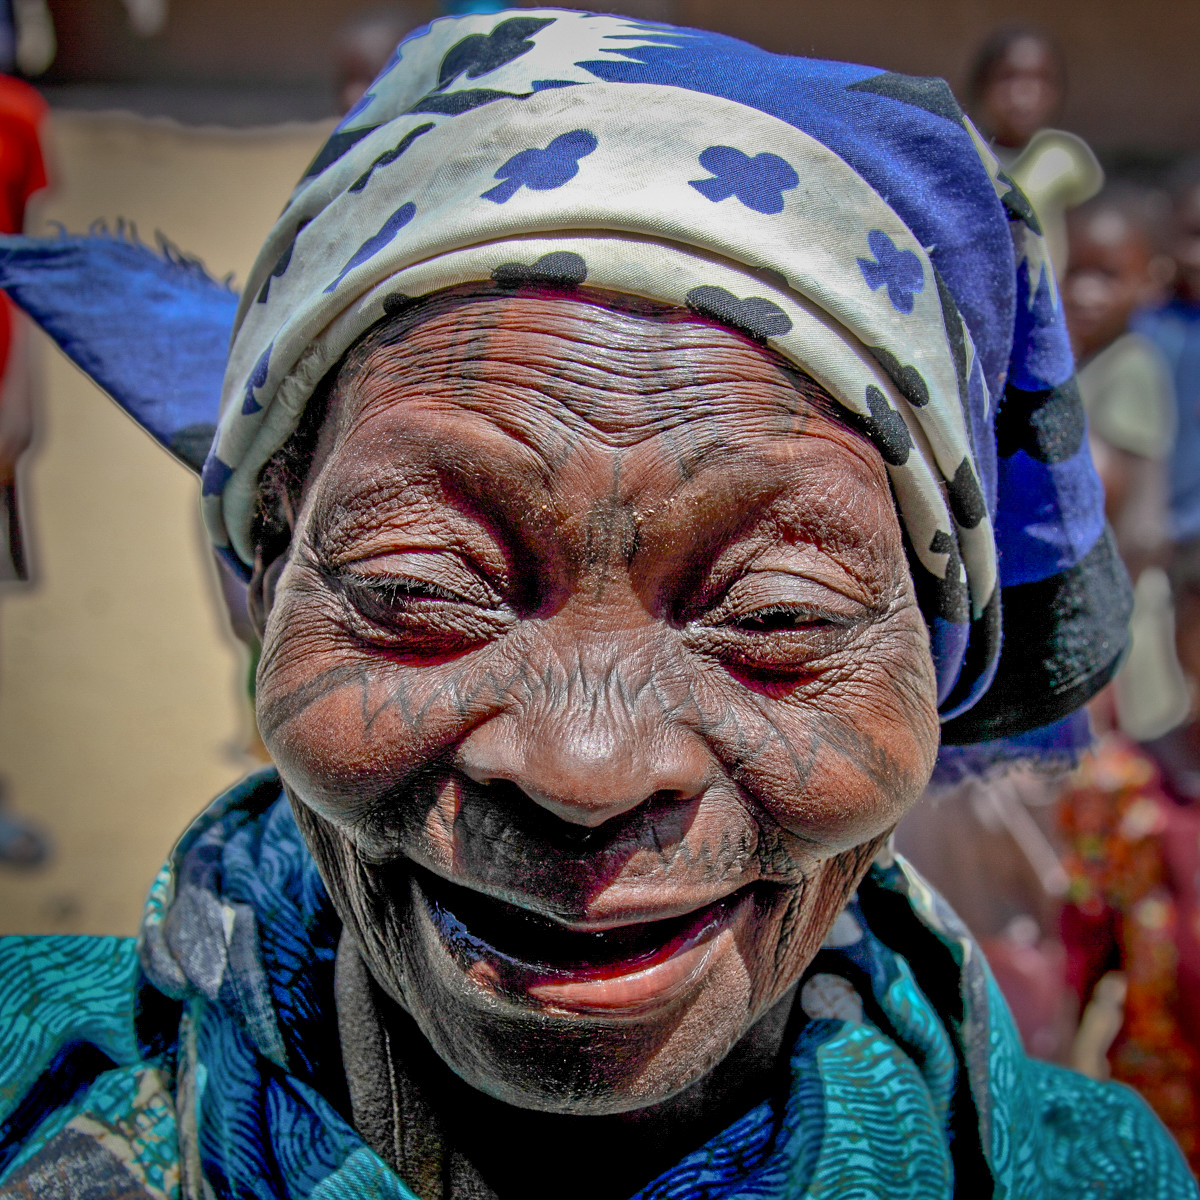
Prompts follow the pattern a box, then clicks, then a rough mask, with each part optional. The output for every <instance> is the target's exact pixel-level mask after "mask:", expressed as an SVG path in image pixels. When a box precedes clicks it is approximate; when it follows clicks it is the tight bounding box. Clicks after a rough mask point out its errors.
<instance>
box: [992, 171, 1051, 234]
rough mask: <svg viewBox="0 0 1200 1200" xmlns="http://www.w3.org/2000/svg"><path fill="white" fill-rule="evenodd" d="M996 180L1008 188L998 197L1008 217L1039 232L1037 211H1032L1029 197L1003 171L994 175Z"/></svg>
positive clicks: (1040, 226) (1039, 225) (1040, 228)
mask: <svg viewBox="0 0 1200 1200" xmlns="http://www.w3.org/2000/svg"><path fill="white" fill-rule="evenodd" d="M996 181H997V183H1002V184H1005V185H1006V186H1007V188H1008V191H1007V192H1005V193H1004V195H1003V196H1001V197H1000V203H1001V204H1003V205H1004V211H1005V212H1006V213H1007V214H1008V219H1009V220H1010V221H1024V222H1025V224H1026V225H1028V226H1029V228H1030V229H1032V230H1033V232H1034V233H1041V232H1042V224H1041V222H1040V221H1039V220H1038V219H1037V213H1035V212H1034V211H1033V205H1032V204H1030V203H1029V197H1028V196H1026V195H1025V193H1024V192H1023V191H1021V189H1020V188H1019V187H1017V185H1016V184H1015V183H1014V182H1013V181H1012V180H1011V179H1010V178H1009V177H1008V176H1007V175H1005V173H1004V172H1003V171H1001V172H1000V173H999V174H998V175H997V176H996Z"/></svg>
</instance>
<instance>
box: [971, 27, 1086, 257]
mask: <svg viewBox="0 0 1200 1200" xmlns="http://www.w3.org/2000/svg"><path fill="white" fill-rule="evenodd" d="M968 89H969V95H968V100H969V103H970V107H971V109H972V111H973V113H974V115H975V118H976V120H977V121H978V123H979V125H980V128H981V129H982V130H983V133H984V135H985V136H986V137H988V138H990V139H991V146H992V150H993V151H994V152H995V154H996V157H997V158H998V159H999V160H1000V162H1001V164H1002V165H1003V166H1004V169H1005V170H1006V171H1007V172H1008V174H1009V175H1010V176H1011V177H1012V178H1013V179H1014V180H1015V181H1016V183H1017V186H1018V187H1020V188H1021V190H1022V191H1023V192H1024V193H1025V195H1026V196H1027V197H1028V198H1029V202H1030V203H1031V204H1032V205H1033V209H1034V211H1035V212H1036V213H1037V216H1038V220H1039V221H1040V222H1041V226H1042V231H1043V232H1044V233H1045V235H1046V245H1047V248H1048V249H1049V251H1050V258H1051V261H1052V262H1053V263H1054V270H1055V273H1056V274H1057V275H1058V277H1059V278H1060V279H1061V278H1062V275H1063V272H1064V271H1065V270H1066V265H1067V233H1066V227H1065V225H1064V223H1063V215H1064V213H1065V212H1066V211H1067V209H1069V208H1071V207H1072V206H1073V205H1076V204H1082V203H1083V201H1085V200H1087V199H1088V198H1089V197H1091V196H1094V195H1095V194H1096V193H1097V192H1098V191H1099V190H1100V188H1101V186H1102V184H1103V183H1104V172H1103V171H1102V170H1101V169H1100V164H1099V163H1098V162H1097V161H1096V156H1095V155H1094V154H1093V153H1092V151H1091V149H1090V148H1089V147H1088V144H1087V143H1086V142H1085V141H1084V140H1083V139H1082V138H1079V137H1076V136H1075V134H1073V133H1066V132H1064V131H1063V130H1061V129H1053V128H1050V126H1051V123H1052V122H1054V121H1057V120H1058V118H1059V116H1060V115H1061V113H1062V108H1063V104H1064V103H1065V101H1066V95H1067V68H1066V60H1065V58H1064V56H1063V52H1062V47H1061V46H1060V45H1059V44H1058V42H1056V41H1055V40H1054V39H1053V38H1052V37H1050V36H1049V34H1047V33H1045V32H1044V31H1042V30H1040V29H1037V28H1035V27H1033V26H1030V25H1006V26H1003V27H1002V28H1000V29H997V30H996V31H995V32H994V33H992V35H991V36H990V37H989V38H988V39H987V40H986V41H985V42H984V43H983V45H982V46H981V47H980V49H979V53H978V55H977V56H976V59H975V63H974V66H973V67H972V69H971V76H970V80H969V84H968Z"/></svg>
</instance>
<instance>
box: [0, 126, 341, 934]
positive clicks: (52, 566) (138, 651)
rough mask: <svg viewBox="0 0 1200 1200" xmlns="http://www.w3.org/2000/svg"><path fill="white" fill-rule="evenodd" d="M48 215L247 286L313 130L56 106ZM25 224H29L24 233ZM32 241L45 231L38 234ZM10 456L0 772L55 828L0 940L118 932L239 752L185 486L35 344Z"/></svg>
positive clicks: (1, 918)
mask: <svg viewBox="0 0 1200 1200" xmlns="http://www.w3.org/2000/svg"><path fill="white" fill-rule="evenodd" d="M54 132H55V135H56V143H57V159H58V171H59V175H60V179H61V186H60V188H59V191H58V193H57V194H56V195H55V196H54V197H53V198H52V199H51V200H50V202H49V203H48V204H47V205H45V206H44V208H43V211H42V216H43V218H44V219H45V220H47V221H48V220H52V219H55V220H59V221H62V222H63V223H64V224H65V225H66V226H67V227H68V228H69V229H72V230H79V229H82V228H85V227H86V226H87V225H89V224H90V223H91V222H92V221H93V220H95V219H97V218H104V219H107V220H108V221H110V222H113V221H115V219H116V218H117V217H119V216H123V217H126V218H129V219H132V220H134V221H135V222H136V223H137V225H138V227H139V229H140V231H141V233H142V236H143V238H144V239H145V240H147V241H150V240H152V238H153V234H154V231H155V230H156V229H161V230H162V231H163V232H164V233H165V234H167V235H168V236H169V237H170V238H171V239H172V240H173V241H175V242H177V243H178V244H179V245H180V246H182V247H184V248H185V249H187V250H189V251H191V252H193V253H196V254H198V255H199V256H200V257H201V258H203V259H204V261H205V262H206V263H207V264H208V266H209V268H210V269H211V270H212V271H213V273H214V274H217V275H223V274H225V272H227V271H234V272H236V274H237V275H238V276H239V277H241V278H244V277H245V274H246V272H247V270H248V268H249V266H250V264H251V262H252V260H253V256H254V254H255V252H256V250H257V248H258V246H259V244H260V243H261V241H262V239H263V237H264V236H265V235H266V232H267V230H268V229H269V228H270V226H271V224H272V223H273V221H274V219H275V217H276V216H277V215H278V213H279V210H280V208H282V206H283V204H284V201H285V200H286V198H287V194H288V191H289V189H290V187H291V184H292V183H293V182H294V180H295V179H296V178H298V176H299V175H300V173H301V171H302V170H303V167H304V166H305V164H306V163H307V162H308V161H309V159H310V158H311V157H312V155H313V153H314V152H315V150H316V148H317V147H318V146H319V145H320V142H321V141H322V140H323V137H324V135H325V133H326V132H327V127H324V126H322V127H311V126H307V127H291V128H283V129H279V130H275V131H272V132H262V133H246V134H236V133H220V132H198V131H187V130H181V129H180V128H178V127H173V126H171V125H169V124H167V123H165V122H162V123H152V122H146V121H137V120H134V119H129V118H111V117H109V118H105V117H85V116H71V115H63V116H60V117H59V118H58V120H57V122H56V128H55V130H54ZM35 231H36V230H35ZM47 232H48V230H47ZM39 348H40V349H41V351H42V354H41V356H40V357H41V360H42V368H43V375H44V386H43V396H42V404H41V407H40V412H39V431H38V444H37V446H36V448H35V450H34V451H33V452H32V453H31V455H30V456H28V459H27V461H26V463H25V464H24V465H25V476H24V484H25V489H24V490H25V495H26V496H27V499H28V510H29V515H30V518H31V521H30V524H31V525H32V543H33V544H32V557H33V560H34V565H35V570H36V580H35V583H34V584H33V585H32V586H29V587H20V588H16V589H13V588H9V589H6V590H4V591H3V592H0V776H2V777H3V778H4V779H5V780H6V782H7V790H8V793H9V802H10V805H11V807H12V808H13V809H14V810H16V811H17V812H19V813H25V814H29V815H32V816H36V817H37V818H39V819H40V820H41V821H42V822H43V823H44V824H45V825H46V826H47V827H48V829H49V831H50V833H51V835H52V837H53V838H54V842H55V846H56V855H55V858H54V860H53V862H52V863H51V864H50V866H49V867H48V868H46V869H43V870H39V871H36V872H19V871H16V870H13V869H11V868H9V869H5V868H2V867H0V933H12V932H89V933H133V932H134V931H135V929H136V926H137V919H138V914H139V912H140V910H141V905H142V901H143V898H144V896H145V893H146V890H147V888H148V887H149V884H150V881H151V880H152V879H153V877H154V873H155V871H156V870H157V869H158V866H159V864H160V863H161V862H162V859H163V858H164V856H165V854H166V853H167V851H168V850H169V849H170V847H171V844H172V842H173V841H174V839H175V837H176V836H177V835H178V834H179V833H180V832H181V831H182V830H183V828H184V826H185V825H186V824H187V822H188V820H189V819H190V818H191V817H192V816H193V815H194V814H195V813H196V812H197V811H199V809H200V808H201V807H202V806H203V805H204V804H205V803H206V802H207V801H208V800H209V799H210V798H211V797H212V796H213V795H215V794H216V793H217V792H218V791H219V790H221V789H222V788H223V787H225V786H226V785H227V784H229V783H231V782H232V781H233V780H235V779H237V778H238V777H239V776H240V775H242V774H243V773H244V772H245V770H246V769H247V768H248V767H250V766H253V765H255V764H254V763H253V762H252V761H251V760H249V759H247V758H246V757H245V755H244V754H243V753H242V752H241V751H242V747H243V746H244V745H245V744H246V742H247V736H248V732H249V719H250V718H249V712H248V706H247V705H246V703H245V700H244V693H243V691H242V676H243V673H244V667H243V664H242V658H241V655H240V653H239V648H238V647H237V646H236V644H235V643H234V642H233V640H232V637H231V636H230V634H229V633H228V630H227V627H226V625H225V623H224V620H223V618H222V616H221V613H220V610H219V607H218V601H217V594H216V587H215V583H214V580H213V578H212V575H211V573H210V571H211V566H210V561H209V557H208V551H207V549H206V548H205V544H204V538H203V534H202V532H201V528H200V520H199V514H198V507H197V497H198V489H197V483H196V481H195V478H194V477H193V476H192V475H190V474H189V473H188V472H187V471H186V470H185V469H184V468H183V467H181V466H179V465H178V464H177V463H175V462H174V461H173V460H172V459H171V458H170V457H169V456H168V455H166V454H165V453H164V452H163V451H161V450H160V449H159V448H158V447H157V446H156V445H155V444H154V443H153V442H151V441H150V439H149V438H147V437H146V436H145V435H144V434H143V433H142V432H141V431H140V430H139V429H138V428H137V427H136V426H135V425H134V424H133V423H132V422H131V421H130V420H128V418H126V417H125V415H124V414H123V413H122V412H121V411H120V410H119V409H118V408H117V407H116V406H115V405H114V404H113V403H112V402H111V401H110V400H108V399H107V398H106V397H105V396H104V395H103V394H102V393H101V392H99V391H98V390H97V389H96V388H95V387H94V386H93V385H92V384H91V383H89V382H88V381H87V380H86V379H85V378H84V377H83V375H82V374H81V373H80V372H79V371H77V370H76V369H75V368H74V367H73V366H72V365H71V364H70V363H69V362H68V361H67V360H66V359H65V358H64V357H63V356H62V355H61V354H59V353H58V351H57V350H56V349H55V348H54V347H53V346H51V345H50V344H49V343H46V342H43V343H42V344H41V346H40V347H39Z"/></svg>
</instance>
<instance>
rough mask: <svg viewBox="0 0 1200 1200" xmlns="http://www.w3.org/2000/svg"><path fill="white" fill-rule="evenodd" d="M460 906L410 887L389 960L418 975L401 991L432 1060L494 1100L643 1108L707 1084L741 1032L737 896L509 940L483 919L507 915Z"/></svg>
mask: <svg viewBox="0 0 1200 1200" xmlns="http://www.w3.org/2000/svg"><path fill="white" fill-rule="evenodd" d="M464 892H465V889H461V888H457V887H455V886H454V885H447V884H444V883H443V882H442V881H440V880H436V879H434V878H432V877H431V876H428V875H418V874H414V875H413V876H412V877H411V880H410V885H409V896H408V904H407V908H408V912H407V914H406V916H407V919H406V920H404V921H403V922H401V923H399V927H400V928H403V929H404V930H405V933H404V939H405V942H406V943H407V944H406V946H405V950H404V953H403V955H402V956H401V957H402V961H403V962H405V963H406V964H420V969H419V970H418V971H416V972H406V977H405V978H404V980H403V985H402V991H403V994H404V997H405V1007H406V1008H407V1009H408V1011H409V1012H410V1013H411V1015H412V1016H413V1017H414V1019H415V1020H416V1021H417V1024H418V1025H419V1026H420V1028H421V1030H422V1032H423V1033H424V1034H425V1036H426V1037H427V1038H428V1039H429V1041H430V1043H431V1044H432V1046H433V1048H434V1049H435V1050H436V1051H437V1053H438V1055H439V1057H441V1059H442V1060H443V1061H444V1062H445V1063H446V1064H447V1065H448V1066H449V1067H450V1068H451V1069H452V1070H453V1071H454V1072H455V1073H456V1074H457V1075H459V1076H460V1077H461V1078H463V1079H464V1080H465V1081H466V1082H467V1083H469V1084H471V1085H472V1086H473V1087H475V1088H477V1089H478V1090H480V1091H483V1092H485V1093H487V1094H488V1095H491V1096H493V1097H494V1098H496V1099H498V1100H501V1101H504V1102H505V1103H508V1104H512V1105H515V1106H517V1107H521V1108H530V1109H537V1110H540V1111H547V1112H560V1113H564V1114H573V1115H581V1116H583V1115H586V1116H600V1115H606V1114H611V1113H618V1112H624V1111H629V1110H632V1109H637V1108H642V1107H645V1106H648V1105H651V1104H655V1103H658V1102H660V1101H663V1100H666V1099H669V1098H670V1097H671V1096H673V1095H675V1094H677V1093H678V1092H680V1091H682V1090H684V1089H685V1088H687V1087H688V1086H690V1085H691V1084H692V1083H694V1082H695V1081H696V1080H697V1079H699V1078H701V1077H703V1076H704V1075H705V1074H707V1072H708V1071H709V1070H711V1069H712V1067H713V1066H715V1065H716V1064H717V1063H718V1062H720V1060H721V1059H722V1058H723V1057H724V1056H725V1054H726V1053H727V1052H728V1050H729V1049H730V1047H731V1046H732V1045H733V1044H734V1043H735V1042H736V1041H737V1040H738V1039H739V1038H740V1037H741V1036H742V1034H743V1033H744V1032H745V1031H746V1029H747V1028H748V1026H749V1024H750V1023H751V1021H752V1019H753V1014H754V1012H755V1009H756V1007H757V1005H756V1004H755V1003H754V1000H755V996H754V993H755V992H756V991H757V990H758V989H756V988H755V986H754V981H753V979H752V976H751V972H750V971H749V970H748V969H747V966H746V961H747V959H746V957H744V955H745V953H746V950H747V949H748V948H749V945H750V943H751V942H752V941H753V940H754V937H755V934H756V932H758V930H757V929H756V925H757V924H758V922H756V920H755V916H756V913H757V911H758V907H759V906H758V904H757V903H756V896H755V894H754V893H753V891H752V890H751V889H743V891H741V892H737V893H734V894H733V895H732V896H729V897H725V898H723V899H721V900H720V901H716V902H714V903H713V904H711V905H708V906H706V907H705V908H703V909H700V910H697V911H695V912H693V913H689V914H686V915H684V916H682V917H674V918H671V919H670V920H664V921H661V922H647V923H644V925H641V926H625V927H621V928H620V929H616V930H607V931H598V932H595V933H591V932H589V933H580V932H572V931H569V930H566V929H561V930H553V929H546V928H544V924H545V925H548V924H549V923H548V922H546V923H543V922H542V920H541V919H539V918H533V919H531V920H529V921H524V922H521V924H523V925H525V926H526V928H524V929H522V930H520V931H519V932H518V933H516V934H514V933H513V932H512V930H511V926H512V922H511V920H509V921H504V920H497V921H493V922H489V920H488V914H487V913H486V911H485V910H486V907H487V906H489V905H497V906H500V907H501V908H502V909H504V910H511V908H512V906H511V905H507V904H503V902H500V901H494V900H488V899H487V898H485V897H478V896H464V895H463V893H464ZM464 901H465V902H464ZM497 915H499V914H497ZM506 915H509V916H511V913H509V914H506ZM495 928H503V929H504V931H505V933H506V934H507V936H505V937H504V938H503V941H504V943H505V944H504V945H502V946H501V945H495V944H493V942H492V941H490V940H489V937H488V935H489V934H490V933H491V931H492V929H495ZM540 935H542V936H540ZM496 940H497V941H498V940H501V939H500V938H497V939H496ZM755 957H758V956H754V955H750V956H749V958H750V960H751V961H753V959H754V958H755Z"/></svg>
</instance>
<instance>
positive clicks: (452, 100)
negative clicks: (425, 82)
mask: <svg viewBox="0 0 1200 1200" xmlns="http://www.w3.org/2000/svg"><path fill="white" fill-rule="evenodd" d="M536 94H537V93H536V92H530V93H528V94H526V93H523V92H494V91H492V90H491V89H490V88H467V89H466V90H465V91H462V92H445V93H439V92H430V93H429V95H428V96H426V97H424V98H423V99H421V100H418V101H417V102H416V104H414V105H413V106H412V108H410V109H409V110H408V111H409V112H410V113H441V114H442V115H443V116H447V117H457V116H460V115H461V114H462V113H465V112H470V111H471V109H473V108H481V107H482V106H483V105H485V104H491V103H492V102H493V101H495V100H528V99H529V96H530V95H536Z"/></svg>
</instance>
